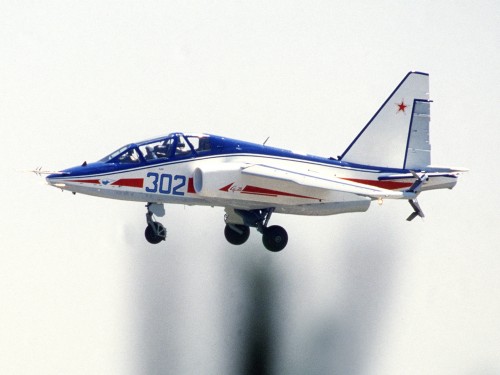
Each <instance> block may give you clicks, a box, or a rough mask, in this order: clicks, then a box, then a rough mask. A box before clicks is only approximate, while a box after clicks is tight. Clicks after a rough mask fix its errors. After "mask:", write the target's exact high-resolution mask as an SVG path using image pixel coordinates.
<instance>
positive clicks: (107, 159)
mask: <svg viewBox="0 0 500 375" xmlns="http://www.w3.org/2000/svg"><path fill="white" fill-rule="evenodd" d="M129 147H130V145H126V146H123V147H120V148H119V149H118V150H116V151H114V152H112V153H111V154H109V155H107V156H105V157H103V158H102V159H101V160H99V161H100V162H101V163H107V162H108V161H110V160H112V159H114V158H116V157H117V156H118V155H120V154H121V153H122V152H125V151H126V150H127V149H128V148H129Z"/></svg>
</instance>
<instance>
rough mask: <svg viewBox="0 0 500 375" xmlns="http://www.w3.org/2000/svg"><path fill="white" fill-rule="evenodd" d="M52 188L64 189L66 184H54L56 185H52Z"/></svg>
mask: <svg viewBox="0 0 500 375" xmlns="http://www.w3.org/2000/svg"><path fill="white" fill-rule="evenodd" d="M54 186H56V187H59V188H63V187H66V184H62V183H56V184H54Z"/></svg>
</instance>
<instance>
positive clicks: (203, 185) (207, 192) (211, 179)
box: [193, 163, 243, 197]
mask: <svg viewBox="0 0 500 375" xmlns="http://www.w3.org/2000/svg"><path fill="white" fill-rule="evenodd" d="M242 167H243V164H236V163H227V164H217V165H207V166H204V167H198V168H196V169H195V170H194V176H193V186H194V190H195V191H196V194H199V195H201V196H203V197H217V196H219V194H221V195H222V193H223V192H222V191H221V189H222V188H223V187H224V186H227V185H229V184H232V183H233V182H235V181H237V180H239V179H240V178H241V168H242Z"/></svg>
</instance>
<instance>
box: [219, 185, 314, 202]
mask: <svg viewBox="0 0 500 375" xmlns="http://www.w3.org/2000/svg"><path fill="white" fill-rule="evenodd" d="M221 190H222V189H221ZM241 192H242V193H243V194H254V195H266V196H270V197H278V196H284V197H293V198H307V199H316V198H313V197H307V196H305V195H298V194H292V193H287V192H284V191H278V190H271V189H265V188H260V187H257V186H250V185H247V186H245V187H244V188H243V190H242V191H241Z"/></svg>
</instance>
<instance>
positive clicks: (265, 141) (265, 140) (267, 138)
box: [262, 136, 271, 146]
mask: <svg viewBox="0 0 500 375" xmlns="http://www.w3.org/2000/svg"><path fill="white" fill-rule="evenodd" d="M269 138H271V136H269V137H267V138H266V140H265V141H264V143H263V144H262V146H265V145H266V143H267V141H268V140H269Z"/></svg>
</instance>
